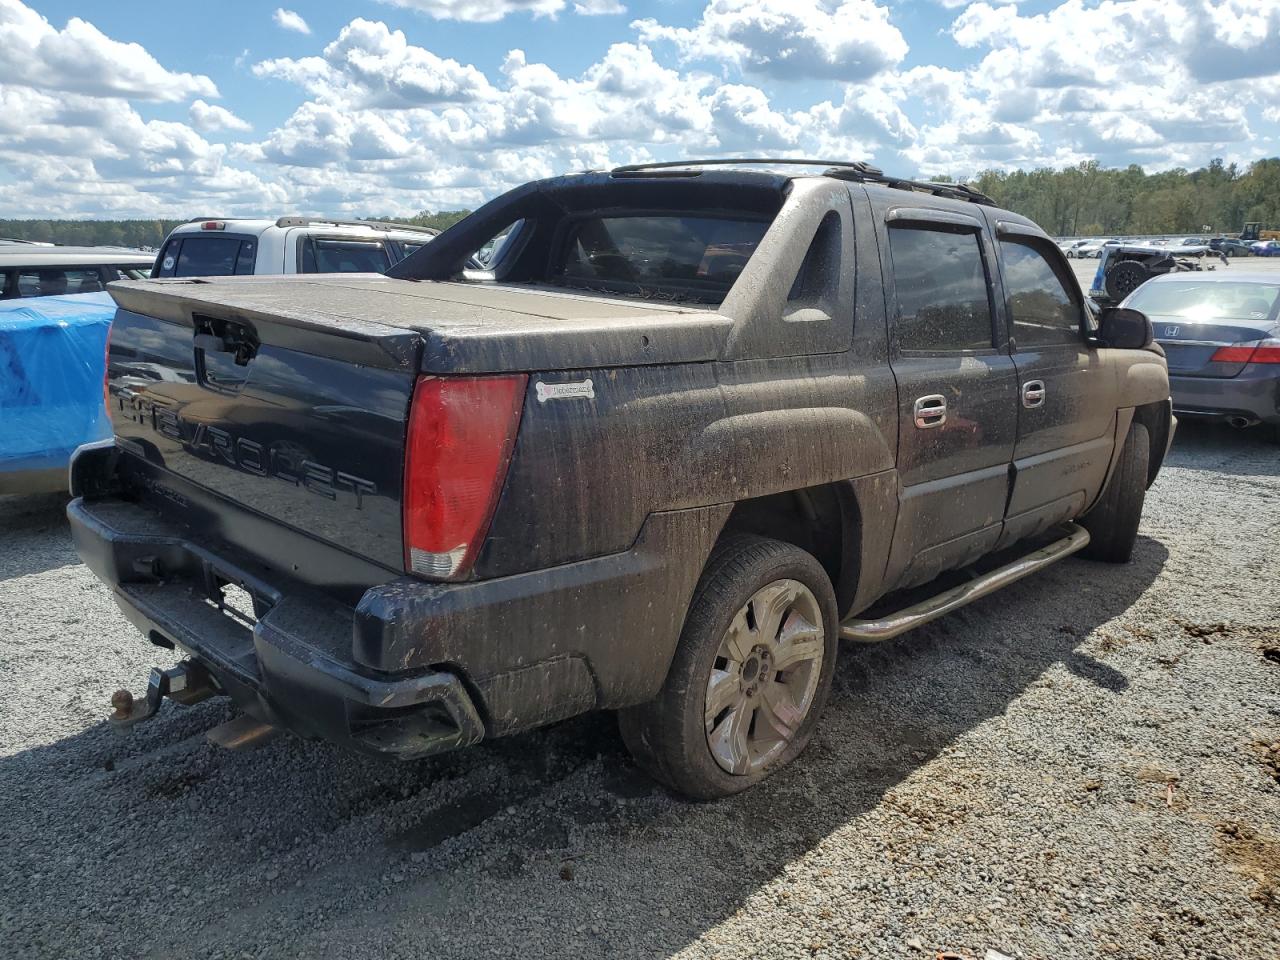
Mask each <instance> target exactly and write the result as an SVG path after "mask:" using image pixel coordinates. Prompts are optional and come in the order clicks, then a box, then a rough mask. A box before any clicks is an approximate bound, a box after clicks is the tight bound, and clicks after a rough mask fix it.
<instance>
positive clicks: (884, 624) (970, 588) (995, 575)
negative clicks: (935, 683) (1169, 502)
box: [840, 523, 1089, 643]
mask: <svg viewBox="0 0 1280 960" xmlns="http://www.w3.org/2000/svg"><path fill="white" fill-rule="evenodd" d="M1067 526H1068V528H1069V529H1070V531H1071V532H1070V533H1069V534H1068V535H1067V536H1065V537H1063V538H1062V539H1061V540H1055V541H1054V542H1053V543H1051V544H1049V545H1048V546H1046V547H1041V548H1040V549H1039V550H1035V551H1033V552H1031V553H1029V554H1027V555H1026V556H1025V557H1020V558H1019V559H1017V560H1014V561H1013V562H1012V563H1006V564H1005V565H1004V566H1003V567H999V568H997V569H995V570H992V571H991V572H990V573H984V574H983V575H982V576H980V577H977V578H975V579H973V580H970V581H969V582H968V583H962V584H961V585H960V586H958V587H952V588H951V589H950V590H944V591H943V592H942V593H940V594H938V595H937V596H936V597H930V598H929V599H928V600H921V601H920V602H919V603H917V604H915V605H913V606H910V607H907V608H906V609H905V610H899V611H898V612H897V613H895V614H892V615H890V616H887V617H883V618H881V619H879V620H856V619H853V618H850V619H848V620H846V621H844V623H842V624H840V638H841V639H842V640H853V641H856V642H858V643H879V642H880V641H882V640H891V639H893V638H894V637H896V636H898V635H899V634H902V633H906V632H907V631H908V630H913V629H915V628H916V627H920V626H923V625H924V624H926V623H928V622H929V621H931V620H936V619H938V617H941V616H943V615H944V614H948V613H950V612H951V611H952V610H958V609H959V608H960V607H963V606H964V605H965V604H968V603H972V602H973V601H975V600H977V599H979V598H981V597H985V596H986V595H987V594H989V593H995V591H997V590H999V589H1000V588H1001V587H1007V586H1008V585H1009V584H1011V583H1013V582H1014V581H1015V580H1021V579H1022V578H1023V577H1025V576H1026V575H1027V574H1029V573H1035V571H1037V570H1041V569H1043V568H1044V567H1047V566H1049V564H1051V563H1056V562H1057V561H1059V560H1061V559H1062V558H1063V557H1069V556H1071V554H1073V553H1075V552H1076V551H1077V550H1083V549H1084V548H1085V547H1087V546H1088V545H1089V531H1088V530H1086V529H1085V528H1084V527H1082V526H1080V525H1078V524H1075V523H1071V524H1068V525H1067Z"/></svg>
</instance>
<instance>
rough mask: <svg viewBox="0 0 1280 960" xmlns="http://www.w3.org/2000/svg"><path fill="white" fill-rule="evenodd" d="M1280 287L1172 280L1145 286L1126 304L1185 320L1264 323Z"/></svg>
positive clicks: (1260, 284) (1155, 313)
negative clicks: (1261, 321)
mask: <svg viewBox="0 0 1280 960" xmlns="http://www.w3.org/2000/svg"><path fill="white" fill-rule="evenodd" d="M1277 295H1280V286H1271V285H1269V284H1265V283H1232V282H1230V281H1224V282H1220V283H1204V282H1201V283H1197V282H1195V281H1193V280H1186V281H1184V280H1175V281H1171V282H1168V283H1145V284H1143V285H1142V286H1141V287H1139V288H1138V289H1137V290H1135V291H1134V292H1133V294H1132V295H1131V296H1130V297H1129V300H1128V301H1127V303H1126V304H1125V305H1126V306H1129V307H1132V308H1133V309H1135V310H1141V311H1142V312H1143V313H1146V314H1154V315H1156V316H1161V317H1181V318H1183V319H1184V320H1190V321H1192V322H1195V321H1206V320H1252V321H1260V320H1266V319H1267V318H1268V317H1270V316H1271V311H1272V310H1273V309H1274V308H1275V304H1276V297H1277Z"/></svg>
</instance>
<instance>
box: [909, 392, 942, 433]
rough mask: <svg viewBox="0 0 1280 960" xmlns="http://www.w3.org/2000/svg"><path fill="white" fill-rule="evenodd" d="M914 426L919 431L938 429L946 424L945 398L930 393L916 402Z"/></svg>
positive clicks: (938, 394)
mask: <svg viewBox="0 0 1280 960" xmlns="http://www.w3.org/2000/svg"><path fill="white" fill-rule="evenodd" d="M915 414H916V426H917V427H919V428H920V429H921V430H928V429H930V428H931V427H940V426H942V425H943V424H944V423H946V422H947V398H946V397H944V396H943V395H942V394H940V393H931V394H929V396H927V397H921V398H920V399H919V400H917V401H916V408H915Z"/></svg>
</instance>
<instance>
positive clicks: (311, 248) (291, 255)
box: [151, 217, 439, 277]
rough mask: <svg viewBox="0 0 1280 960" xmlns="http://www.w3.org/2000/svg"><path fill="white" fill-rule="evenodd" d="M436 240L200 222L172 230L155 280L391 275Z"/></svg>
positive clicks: (316, 222)
mask: <svg viewBox="0 0 1280 960" xmlns="http://www.w3.org/2000/svg"><path fill="white" fill-rule="evenodd" d="M437 233H439V231H438V230H433V229H431V228H430V227H415V226H409V225H407V224H399V223H382V222H380V221H377V220H326V219H319V218H312V217H280V218H279V219H278V220H235V219H212V218H206V217H200V218H197V219H195V220H191V221H188V222H187V223H184V224H182V225H181V226H178V227H175V228H174V229H173V231H172V232H171V233H170V234H169V236H168V237H167V238H166V239H165V242H164V246H163V247H161V249H160V256H158V257H157V258H156V263H155V267H154V269H153V270H152V272H151V276H152V277H229V276H235V275H243V274H270V273H385V272H386V271H387V270H388V269H389V268H390V267H391V266H392V265H393V264H396V263H399V262H400V261H401V260H403V259H404V258H405V257H407V256H408V255H409V254H411V253H413V252H415V251H416V250H418V248H419V247H421V246H422V245H423V244H425V243H427V242H428V241H429V240H431V238H432V237H434V236H435V235H436V234H437Z"/></svg>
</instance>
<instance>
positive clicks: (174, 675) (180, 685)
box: [110, 660, 222, 728]
mask: <svg viewBox="0 0 1280 960" xmlns="http://www.w3.org/2000/svg"><path fill="white" fill-rule="evenodd" d="M221 692H222V690H221V688H220V687H219V686H218V681H217V680H216V679H215V678H214V676H213V674H211V673H210V672H209V671H208V670H206V669H205V668H204V667H203V666H201V665H200V664H199V663H197V662H195V661H194V660H184V661H183V662H182V663H180V664H178V665H177V666H176V667H170V668H169V669H168V670H161V669H160V668H159V667H152V668H151V676H150V677H148V678H147V695H146V697H145V698H144V699H143V700H142V701H139V700H138V699H137V698H136V697H134V695H133V694H132V693H130V692H129V691H128V690H117V691H116V692H115V693H113V694H112V695H111V706H112V708H113V713H112V714H111V718H110V719H111V724H112V726H114V727H117V728H125V727H131V726H133V725H134V724H135V723H140V722H141V721H143V720H150V719H151V718H152V717H154V716H155V715H156V714H157V713H159V712H160V704H161V702H162V701H163V700H164V698H165V697H168V698H169V699H171V700H173V701H175V702H177V703H181V704H192V703H199V702H200V701H201V700H204V699H207V698H208V697H212V696H213V695H214V694H216V693H221Z"/></svg>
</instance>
